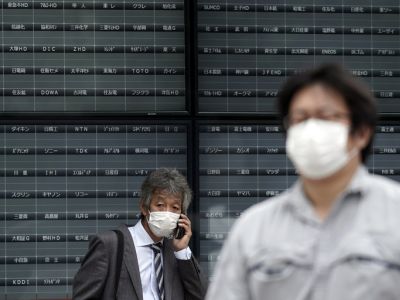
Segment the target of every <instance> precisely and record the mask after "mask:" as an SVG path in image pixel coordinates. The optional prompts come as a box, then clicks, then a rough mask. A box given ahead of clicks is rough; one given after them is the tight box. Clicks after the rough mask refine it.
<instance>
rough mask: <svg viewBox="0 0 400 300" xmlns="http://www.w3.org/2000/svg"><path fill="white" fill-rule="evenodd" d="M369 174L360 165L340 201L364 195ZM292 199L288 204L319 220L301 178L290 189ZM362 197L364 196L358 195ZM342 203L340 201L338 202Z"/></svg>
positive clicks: (310, 217)
mask: <svg viewBox="0 0 400 300" xmlns="http://www.w3.org/2000/svg"><path fill="white" fill-rule="evenodd" d="M367 175H368V170H367V169H366V167H364V166H363V165H361V166H359V167H358V169H357V170H356V172H355V174H354V176H353V177H352V179H351V181H350V183H349V185H348V186H347V188H346V189H345V191H344V192H343V193H342V194H341V196H339V197H340V199H338V201H339V202H341V201H343V200H344V199H346V198H347V197H349V196H351V195H359V196H361V195H363V194H364V193H365V190H366V189H367V188H368V187H367V186H368V184H366V183H365V181H366V179H367ZM289 193H290V200H289V201H288V205H289V206H291V207H292V208H294V209H295V210H296V211H297V212H299V213H300V214H301V215H302V216H304V217H306V218H307V219H313V220H315V221H318V222H319V219H318V218H316V215H315V212H314V208H313V207H312V204H311V202H310V200H309V199H308V198H307V196H306V195H305V193H304V189H303V184H302V181H301V180H300V179H299V180H297V182H296V183H295V184H294V185H293V187H292V188H291V190H290V192H289ZM358 198H360V199H362V197H358ZM337 205H340V203H337Z"/></svg>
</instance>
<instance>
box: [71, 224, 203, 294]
mask: <svg viewBox="0 0 400 300" xmlns="http://www.w3.org/2000/svg"><path fill="white" fill-rule="evenodd" d="M118 229H119V230H121V231H122V233H123V236H124V252H123V258H122V266H121V276H120V280H119V284H118V292H117V299H118V300H143V292H142V284H141V280H140V273H139V266H138V262H137V256H136V251H135V246H134V244H133V239H132V236H131V234H130V232H129V230H128V228H127V226H126V225H121V226H120V227H119V228H118ZM163 262H164V263H163V268H164V288H165V297H166V298H165V299H166V300H192V299H193V300H195V299H203V298H204V295H205V292H206V283H205V282H206V281H205V279H204V276H203V274H202V273H201V272H200V268H199V264H198V262H197V261H196V259H195V258H194V256H193V255H192V258H191V259H190V260H178V259H176V257H175V255H174V250H173V248H172V243H171V241H169V240H165V242H164V248H163ZM116 272H117V235H116V234H115V233H114V232H113V231H106V232H103V233H101V234H98V235H96V236H94V237H93V238H92V239H91V240H90V244H89V250H88V252H87V254H86V256H85V258H84V259H83V261H82V265H81V267H80V269H79V270H78V272H77V274H76V275H75V278H74V282H73V291H72V294H73V299H75V300H88V299H104V300H106V299H107V300H110V299H114V295H115V291H114V289H115V288H114V286H115V280H116Z"/></svg>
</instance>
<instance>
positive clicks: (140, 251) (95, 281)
mask: <svg viewBox="0 0 400 300" xmlns="http://www.w3.org/2000/svg"><path fill="white" fill-rule="evenodd" d="M191 195H192V194H191V190H190V188H189V186H188V184H187V182H186V179H185V177H184V176H182V175H181V174H180V173H179V172H178V171H177V170H175V169H166V168H163V169H158V170H156V171H154V172H152V173H150V174H149V176H148V177H147V178H146V179H145V181H144V182H143V184H142V188H141V199H140V203H139V205H140V211H141V220H140V221H139V222H138V223H137V224H136V225H135V226H132V227H127V226H126V225H122V226H120V227H119V228H118V230H119V233H120V237H119V238H118V235H116V233H114V232H113V231H107V232H104V233H101V234H99V235H97V236H95V237H94V238H93V239H91V242H90V245H89V251H88V253H87V255H86V256H85V258H84V260H83V262H82V266H81V268H80V270H79V271H78V273H77V274H76V276H75V278H74V284H73V299H76V300H84V299H104V300H106V299H107V300H109V299H119V300H120V299H122V300H128V299H129V300H135V299H137V300H191V299H193V300H195V299H196V300H197V299H203V298H204V294H205V291H206V283H205V279H204V276H203V274H202V273H201V272H200V268H199V264H198V262H197V261H196V259H195V258H194V256H193V255H192V253H191V251H190V248H189V241H190V238H191V236H192V230H191V222H190V220H189V218H188V217H187V216H186V215H185V214H186V211H187V208H188V206H189V204H190V201H191ZM178 228H179V230H178ZM121 235H122V237H121ZM121 241H123V242H122V245H121Z"/></svg>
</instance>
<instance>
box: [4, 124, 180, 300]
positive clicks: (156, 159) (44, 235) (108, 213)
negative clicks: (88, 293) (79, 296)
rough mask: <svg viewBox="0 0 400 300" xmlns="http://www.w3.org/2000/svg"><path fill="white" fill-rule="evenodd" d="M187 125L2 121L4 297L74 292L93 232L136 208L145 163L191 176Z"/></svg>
mask: <svg viewBox="0 0 400 300" xmlns="http://www.w3.org/2000/svg"><path fill="white" fill-rule="evenodd" d="M187 134H188V127H187V125H186V124H184V123H181V124H179V123H174V124H168V123H167V122H165V123H161V124H149V123H138V122H101V123H99V122H97V123H93V122H92V123H89V122H69V123H68V122H66V123H63V124H59V123H58V124H56V123H54V122H52V123H51V124H50V123H43V122H42V123H40V124H38V123H37V122H36V123H29V122H28V123H23V124H21V123H15V122H14V123H12V124H10V123H6V124H4V123H3V124H2V125H0V144H1V148H0V163H1V165H2V168H1V170H0V187H1V191H0V299H8V300H16V299H53V300H54V299H66V298H71V283H72V278H73V276H74V274H75V272H76V271H77V269H78V268H79V266H80V263H81V260H82V258H83V255H84V254H85V253H86V250H87V246H88V240H89V237H90V236H91V235H93V234H95V233H97V232H99V231H104V230H106V229H110V228H115V227H117V226H118V225H119V224H121V223H128V224H134V223H136V221H137V218H138V215H139V205H138V202H139V196H140V185H141V183H142V181H143V180H144V178H145V176H146V175H147V174H148V173H149V171H151V170H154V169H156V168H159V167H174V168H177V169H178V170H180V171H181V172H182V173H183V174H185V175H187Z"/></svg>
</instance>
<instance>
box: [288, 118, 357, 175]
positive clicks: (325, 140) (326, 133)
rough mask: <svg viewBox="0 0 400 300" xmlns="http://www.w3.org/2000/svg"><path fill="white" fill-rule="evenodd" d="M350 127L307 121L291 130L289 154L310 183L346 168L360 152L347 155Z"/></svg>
mask: <svg viewBox="0 0 400 300" xmlns="http://www.w3.org/2000/svg"><path fill="white" fill-rule="evenodd" d="M348 135H349V127H348V126H347V125H345V124H342V123H339V122H333V121H325V120H319V119H308V120H306V121H304V122H301V123H299V124H297V125H294V126H292V127H290V128H289V130H288V136H287V140H286V152H287V155H288V156H289V158H290V159H291V161H292V162H293V164H294V166H295V167H296V169H297V170H298V171H299V172H300V173H301V174H302V175H304V176H305V177H307V178H310V179H322V178H326V177H328V176H330V175H333V174H334V173H335V172H337V171H339V170H340V169H341V168H342V167H344V166H345V165H346V164H347V162H348V161H349V160H350V159H351V158H352V157H354V156H355V155H356V154H357V153H358V151H357V149H353V150H352V151H350V153H349V152H348V151H347V139H348Z"/></svg>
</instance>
